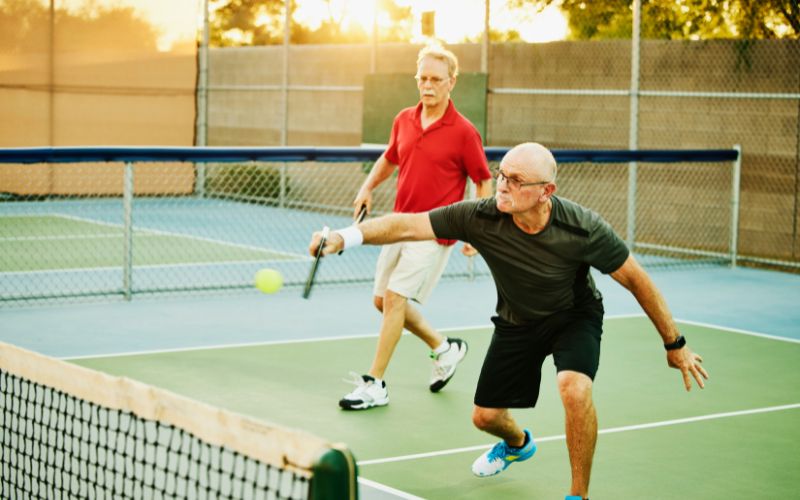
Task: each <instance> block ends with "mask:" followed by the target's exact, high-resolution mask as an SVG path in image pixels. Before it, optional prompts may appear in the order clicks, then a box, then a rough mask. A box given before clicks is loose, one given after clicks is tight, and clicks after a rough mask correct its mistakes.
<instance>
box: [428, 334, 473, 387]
mask: <svg viewBox="0 0 800 500" xmlns="http://www.w3.org/2000/svg"><path fill="white" fill-rule="evenodd" d="M447 343H448V344H450V348H449V349H447V350H446V351H445V352H443V353H441V354H439V355H435V354H433V353H431V358H433V373H431V386H430V387H431V392H439V391H441V390H442V388H444V386H445V385H447V383H448V382H450V379H451V378H453V375H455V373H456V367H457V366H458V363H460V362H461V360H462V359H464V356H466V355H467V343H466V342H464V341H463V340H461V339H455V338H450V339H447Z"/></svg>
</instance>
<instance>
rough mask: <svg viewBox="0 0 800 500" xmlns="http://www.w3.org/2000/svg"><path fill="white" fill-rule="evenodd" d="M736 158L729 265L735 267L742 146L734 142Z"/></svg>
mask: <svg viewBox="0 0 800 500" xmlns="http://www.w3.org/2000/svg"><path fill="white" fill-rule="evenodd" d="M733 149H734V150H736V159H735V160H733V166H732V169H733V172H732V173H733V175H732V176H731V177H732V180H731V182H732V186H731V248H730V252H731V267H736V260H737V257H738V246H739V196H740V194H741V189H742V182H741V180H742V146H741V145H740V144H734V146H733Z"/></svg>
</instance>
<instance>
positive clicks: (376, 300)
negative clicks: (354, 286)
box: [372, 295, 383, 312]
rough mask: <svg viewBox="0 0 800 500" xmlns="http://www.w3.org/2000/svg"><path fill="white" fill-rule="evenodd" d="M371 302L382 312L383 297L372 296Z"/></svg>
mask: <svg viewBox="0 0 800 500" xmlns="http://www.w3.org/2000/svg"><path fill="white" fill-rule="evenodd" d="M372 303H373V304H374V305H375V309H377V310H378V311H379V312H383V297H378V296H377V295H376V296H374V297H372Z"/></svg>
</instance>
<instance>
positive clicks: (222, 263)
mask: <svg viewBox="0 0 800 500" xmlns="http://www.w3.org/2000/svg"><path fill="white" fill-rule="evenodd" d="M275 253H277V252H275ZM300 260H306V259H247V260H226V261H219V262H183V263H180V264H137V265H136V266H134V268H133V269H134V271H139V270H143V269H162V268H163V269H175V268H182V267H214V266H238V265H243V264H261V265H264V264H286V263H290V262H298V261H300ZM307 260H311V257H307ZM100 271H105V272H121V267H120V266H102V267H75V268H71V269H38V270H35V271H0V276H16V275H22V276H29V275H36V274H71V273H85V272H100Z"/></svg>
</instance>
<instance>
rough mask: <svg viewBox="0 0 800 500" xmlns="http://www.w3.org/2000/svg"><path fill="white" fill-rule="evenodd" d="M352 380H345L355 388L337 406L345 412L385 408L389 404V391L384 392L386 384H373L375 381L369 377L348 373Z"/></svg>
mask: <svg viewBox="0 0 800 500" xmlns="http://www.w3.org/2000/svg"><path fill="white" fill-rule="evenodd" d="M350 375H352V376H353V380H345V381H346V382H350V383H352V384H355V386H356V388H355V390H353V392H351V393H350V394H347V395H346V396H345V397H343V398H342V399H340V400H339V406H341V407H342V408H343V409H345V410H366V409H367V408H372V407H373V406H386V405H388V404H389V391H387V390H386V382H383V381H381V383H380V384H376V383H375V379H374V378H373V377H370V376H369V375H359V374H357V373H354V372H350Z"/></svg>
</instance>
